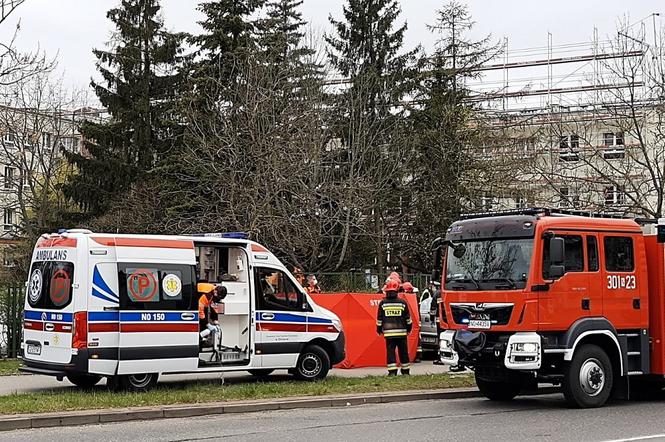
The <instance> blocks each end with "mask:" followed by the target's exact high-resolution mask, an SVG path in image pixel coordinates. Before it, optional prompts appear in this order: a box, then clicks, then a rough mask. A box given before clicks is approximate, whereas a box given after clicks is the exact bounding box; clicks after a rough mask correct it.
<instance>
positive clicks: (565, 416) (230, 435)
mask: <svg viewBox="0 0 665 442" xmlns="http://www.w3.org/2000/svg"><path fill="white" fill-rule="evenodd" d="M663 405H665V404H664V403H663V402H662V401H658V402H615V403H613V404H611V405H610V406H607V407H605V408H600V409H593V410H572V409H569V408H566V406H565V403H564V402H563V399H562V397H561V396H560V395H545V396H539V397H529V398H519V399H517V400H515V401H513V402H511V403H508V404H499V403H493V402H490V401H488V400H485V399H461V400H440V401H420V402H407V403H394V404H381V405H365V406H360V407H348V408H333V409H330V408H326V409H310V410H307V409H300V410H289V411H272V412H263V413H249V414H237V415H232V414H228V415H220V416H215V417H213V416H207V417H200V418H188V419H166V420H153V421H144V422H128V423H117V424H104V425H90V426H79V427H67V428H48V429H43V430H21V431H12V432H6V433H2V432H0V440H12V441H49V442H54V441H61V440H67V441H71V440H76V441H87V440H116V441H131V442H135V441H137V440H140V441H195V440H216V439H228V440H233V441H266V440H270V441H311V440H313V439H315V440H316V441H317V442H326V441H347V440H348V441H355V440H368V441H369V440H371V441H381V442H388V441H399V442H404V441H439V440H450V441H460V440H466V441H474V442H482V441H491V442H496V441H502V440H512V441H618V440H622V441H628V440H631V441H638V440H649V441H653V440H665V419H663V408H664V407H663Z"/></svg>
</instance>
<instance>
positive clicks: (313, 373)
mask: <svg viewBox="0 0 665 442" xmlns="http://www.w3.org/2000/svg"><path fill="white" fill-rule="evenodd" d="M328 371H330V357H329V356H328V353H326V351H325V350H324V349H322V348H321V347H319V346H318V345H309V346H307V347H305V349H304V350H303V351H302V353H300V356H299V357H298V362H297V364H296V367H295V373H294V375H295V377H296V379H300V380H301V381H318V380H320V379H323V378H325V377H326V376H327V375H328Z"/></svg>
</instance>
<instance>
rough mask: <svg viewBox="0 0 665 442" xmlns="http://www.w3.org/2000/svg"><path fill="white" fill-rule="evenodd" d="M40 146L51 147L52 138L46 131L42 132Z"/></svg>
mask: <svg viewBox="0 0 665 442" xmlns="http://www.w3.org/2000/svg"><path fill="white" fill-rule="evenodd" d="M42 147H44V148H45V149H50V148H51V147H53V138H52V136H51V134H50V133H48V132H44V133H42Z"/></svg>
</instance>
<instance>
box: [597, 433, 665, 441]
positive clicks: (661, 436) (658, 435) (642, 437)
mask: <svg viewBox="0 0 665 442" xmlns="http://www.w3.org/2000/svg"><path fill="white" fill-rule="evenodd" d="M658 438H663V439H665V433H663V434H651V435H649V436H636V437H629V438H626V439H612V440H606V441H605V442H631V441H637V440H651V439H658Z"/></svg>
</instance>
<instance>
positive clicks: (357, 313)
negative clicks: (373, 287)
mask: <svg viewBox="0 0 665 442" xmlns="http://www.w3.org/2000/svg"><path fill="white" fill-rule="evenodd" d="M310 296H311V297H312V298H313V299H314V302H316V304H317V305H320V306H321V307H323V308H326V309H328V310H330V311H332V312H333V313H335V314H336V315H337V316H339V319H340V320H341V321H342V326H343V327H344V336H345V338H346V359H344V360H343V361H342V362H340V363H339V364H338V365H336V367H338V368H359V367H385V366H386V344H385V340H384V339H383V336H380V335H378V334H377V333H376V314H377V310H378V308H379V303H380V302H381V300H382V299H383V297H384V296H383V295H382V294H380V293H379V294H368V293H322V294H314V295H310ZM400 297H401V298H403V299H406V301H407V303H408V305H409V311H410V313H411V319H412V320H413V329H412V330H411V333H410V334H409V337H408V339H407V340H408V343H409V359H410V360H411V361H413V359H415V357H416V350H417V347H418V334H419V332H420V314H419V309H418V300H417V298H416V295H415V294H413V293H409V294H404V293H401V294H400Z"/></svg>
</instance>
